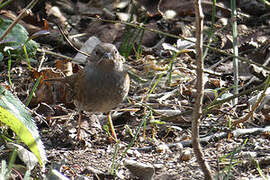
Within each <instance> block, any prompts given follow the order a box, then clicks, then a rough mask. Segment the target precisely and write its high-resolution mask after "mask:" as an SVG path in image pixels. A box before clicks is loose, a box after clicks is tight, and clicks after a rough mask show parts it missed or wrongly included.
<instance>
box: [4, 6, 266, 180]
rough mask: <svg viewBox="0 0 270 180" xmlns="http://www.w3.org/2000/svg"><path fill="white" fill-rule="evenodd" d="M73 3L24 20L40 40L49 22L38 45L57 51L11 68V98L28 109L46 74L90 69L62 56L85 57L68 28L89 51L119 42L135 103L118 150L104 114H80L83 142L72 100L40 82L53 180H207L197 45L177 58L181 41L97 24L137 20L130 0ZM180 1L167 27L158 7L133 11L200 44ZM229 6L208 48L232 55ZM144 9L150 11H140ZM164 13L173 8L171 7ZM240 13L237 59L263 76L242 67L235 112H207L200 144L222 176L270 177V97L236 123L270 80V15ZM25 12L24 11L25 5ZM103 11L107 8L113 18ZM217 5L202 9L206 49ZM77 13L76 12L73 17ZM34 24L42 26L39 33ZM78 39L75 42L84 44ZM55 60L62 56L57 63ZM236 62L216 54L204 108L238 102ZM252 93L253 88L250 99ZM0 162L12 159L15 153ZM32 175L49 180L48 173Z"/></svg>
mask: <svg viewBox="0 0 270 180" xmlns="http://www.w3.org/2000/svg"><path fill="white" fill-rule="evenodd" d="M68 2H69V4H68V5H67V6H66V7H65V6H63V4H61V3H58V2H53V1H52V2H51V1H44V2H43V3H40V4H38V5H37V6H38V7H39V8H40V9H41V11H39V12H37V11H35V10H33V12H34V16H33V17H34V19H35V20H29V18H26V19H24V23H25V24H24V27H25V28H26V29H27V30H28V31H33V32H35V31H37V30H36V29H38V28H39V26H38V25H37V24H38V23H35V22H36V21H37V20H36V18H37V17H43V18H45V19H46V20H47V23H48V24H49V27H48V31H49V32H50V35H47V36H43V37H40V38H38V39H36V41H37V42H38V43H40V45H41V48H44V49H47V50H49V51H46V52H45V54H43V53H41V52H40V51H39V52H38V53H37V59H42V57H43V58H44V57H45V59H47V60H46V61H45V62H43V63H41V61H40V60H39V61H34V62H33V64H32V66H33V69H34V70H32V71H29V69H28V66H27V64H26V63H25V62H23V61H22V62H16V63H14V64H12V69H11V79H12V82H13V84H14V86H13V87H12V88H11V89H12V92H13V93H14V94H15V95H17V96H18V97H19V98H20V100H21V101H22V102H25V101H26V99H27V97H28V96H29V92H30V91H31V89H32V87H33V86H34V83H33V82H34V81H36V79H37V78H38V77H40V75H43V78H45V79H46V78H50V77H62V76H63V74H64V73H66V70H68V67H72V68H71V70H70V69H69V72H72V73H76V72H78V71H79V69H82V68H83V66H84V65H83V64H82V65H78V63H77V64H75V63H72V64H71V63H70V62H67V61H68V60H66V59H65V58H63V57H60V56H59V55H66V56H69V57H74V56H75V55H76V54H77V51H76V50H75V49H74V48H73V47H71V45H70V44H68V43H66V41H65V40H63V39H62V37H63V35H62V34H60V32H59V29H57V27H56V26H55V23H57V24H58V25H60V26H61V27H62V28H64V29H65V30H67V31H68V36H69V37H71V36H72V35H78V37H77V40H78V41H79V42H81V44H83V43H84V42H85V41H86V40H87V39H89V37H92V36H96V37H98V38H99V39H100V40H101V41H104V42H109V43H113V44H115V45H116V46H117V48H118V49H119V51H120V52H121V54H122V55H123V56H125V67H126V69H128V71H129V75H130V77H131V87H130V91H129V94H128V97H127V98H126V99H125V100H124V102H123V103H121V104H120V105H119V107H117V108H116V109H115V110H114V111H113V113H112V114H113V122H114V125H115V129H116V134H117V136H118V140H119V141H118V142H115V141H114V140H113V139H112V137H111V135H110V131H109V130H106V129H108V125H107V124H108V121H107V116H106V113H91V112H83V113H82V124H81V126H82V130H81V137H82V139H81V140H80V141H78V140H77V130H78V129H77V127H78V111H77V109H76V107H75V106H74V104H73V103H72V102H69V101H68V102H67V101H66V97H67V96H68V94H66V89H65V88H63V86H62V85H61V84H60V85H55V87H54V88H53V89H54V91H51V89H50V88H44V86H42V85H44V84H45V82H44V81H41V84H40V85H39V87H38V89H37V90H36V92H35V95H34V97H33V99H32V101H31V103H30V106H29V107H30V109H31V112H32V116H33V118H34V120H35V122H36V124H37V126H38V128H39V132H40V136H41V140H42V142H43V143H44V145H45V149H46V153H47V158H48V162H47V165H46V170H45V172H46V174H47V177H51V176H50V175H51V173H50V169H57V170H58V171H59V172H61V173H62V174H63V175H65V176H66V177H68V178H70V179H83V178H84V179H151V178H153V179H164V180H165V179H203V178H204V175H203V172H202V170H201V169H200V167H199V164H198V163H197V161H196V157H195V156H194V153H193V150H192V145H191V137H192V134H191V121H192V109H193V106H194V102H195V97H196V88H195V83H196V60H195V50H194V44H192V43H188V42H185V43H187V44H189V45H190V47H188V48H187V47H186V48H185V49H181V50H182V51H181V52H178V54H177V55H176V54H175V51H178V50H179V49H178V50H177V48H179V46H176V44H177V43H178V45H179V44H180V45H183V44H181V43H183V42H180V41H179V40H178V39H175V38H172V37H170V36H169V37H168V36H164V34H160V33H158V32H149V31H147V30H146V31H144V32H143V31H142V30H140V29H139V28H137V29H136V31H135V30H134V28H130V27H129V26H126V25H125V24H123V23H119V22H118V23H109V22H101V21H96V20H93V19H92V18H93V17H94V18H96V17H100V18H102V19H115V20H124V17H125V16H124V15H130V13H129V11H128V7H130V8H131V6H129V4H126V3H124V2H126V1H120V2H122V3H123V7H122V6H121V5H120V4H121V3H118V4H117V3H116V6H115V7H113V3H112V2H111V3H109V2H107V3H104V2H103V1H100V2H99V3H98V2H94V1H93V2H88V3H86V2H83V1H78V2H77V3H75V2H72V1H68ZM136 2H137V1H136ZM253 2H257V1H253ZM174 3H176V4H175V5H177V10H175V12H176V16H175V17H174V18H172V19H169V18H167V19H166V18H165V17H163V16H161V15H160V14H158V11H157V10H156V9H155V8H154V7H155V5H153V7H151V5H149V4H147V3H144V2H140V1H138V2H137V3H135V5H134V8H135V9H134V16H135V17H136V19H135V20H136V21H137V22H144V23H145V24H146V28H153V29H156V30H159V31H163V32H166V33H170V34H174V35H180V36H183V37H189V38H194V37H195V31H196V28H195V17H194V12H193V10H192V7H193V4H192V3H191V4H189V5H186V6H185V8H183V7H182V6H181V5H183V4H182V3H183V2H182V1H177V2H174ZM220 3H221V2H220ZM226 3H228V2H226V1H224V3H223V5H224V6H221V5H220V4H218V5H217V11H218V16H217V17H216V22H215V23H214V26H213V27H215V30H214V32H215V33H214V35H213V38H212V41H211V44H210V46H212V47H215V48H217V49H219V50H220V51H222V52H226V53H229V54H231V53H232V52H233V51H232V47H233V46H232V28H231V24H230V22H229V23H226V22H228V21H230V12H231V11H230V8H229V7H230V6H229V5H228V4H226ZM142 5H144V6H145V9H142ZM166 5H167V6H170V3H167V4H166ZM166 5H164V4H161V8H160V9H161V10H164V9H165V10H166V8H168V9H170V8H172V9H175V7H174V5H172V6H171V7H167V6H166ZM237 5H238V7H239V9H237V10H238V11H239V15H238V16H237V22H238V43H239V54H240V56H241V57H246V58H248V59H250V60H252V61H253V62H256V63H258V64H263V67H260V68H261V69H260V68H258V65H249V64H247V63H243V62H242V61H239V67H240V68H239V75H240V79H239V84H240V93H242V95H241V96H239V99H238V103H237V104H236V105H233V104H232V102H231V101H226V102H225V103H223V104H220V105H217V106H215V107H214V108H213V109H211V110H209V111H207V112H205V113H204V114H203V117H202V119H201V125H200V138H201V145H202V150H203V152H204V156H205V160H206V161H207V162H208V164H209V166H210V167H211V172H212V173H213V175H214V176H215V177H218V178H219V179H225V178H226V177H227V178H228V179H254V178H259V179H260V178H261V179H263V178H265V179H267V178H269V176H268V174H269V170H270V169H269V153H270V152H269V150H268V147H269V146H270V142H269V134H268V131H269V130H268V123H269V122H268V117H269V115H268V110H269V105H268V94H266V100H265V101H263V103H261V105H260V106H259V108H258V109H257V110H256V111H255V112H254V113H253V116H252V117H250V118H247V120H246V121H244V122H242V123H239V124H237V125H235V124H234V123H233V122H235V121H236V120H239V119H242V118H243V117H245V116H246V115H247V114H248V112H249V111H250V109H251V107H252V105H254V104H255V100H254V101H250V100H251V99H252V98H254V97H255V96H256V94H258V92H259V90H262V89H263V88H261V87H262V86H261V84H263V82H264V81H265V79H266V78H267V76H268V71H267V69H266V68H267V67H268V66H267V65H268V64H267V61H268V59H269V58H268V57H269V40H268V39H269V30H268V29H269V20H268V18H267V16H269V15H268V14H267V13H266V12H269V11H268V10H269V8H268V6H267V5H262V4H261V2H257V4H256V3H254V4H252V5H251V4H248V3H247V2H242V4H241V2H240V3H239V4H237ZM21 6H22V7H24V4H21ZM45 7H46V11H45ZM53 7H54V8H55V7H57V8H59V9H60V10H61V13H60V15H59V14H58V15H57V13H56V12H54V11H53V10H52V9H53ZM75 7H76V8H75ZM103 7H106V8H107V11H105V10H104V9H103ZM181 7H182V8H181ZM190 7H191V9H189V8H190ZM209 7H211V5H209V3H207V2H206V1H203V8H204V13H205V21H204V37H205V44H207V42H208V39H209V34H208V33H209V32H210V27H211V10H209V11H208V9H209ZM250 7H252V8H250ZM15 8H16V9H17V8H20V6H18V5H14V7H13V9H15ZM42 8H44V9H42ZM151 8H153V9H151ZM74 9H76V10H75V11H73V10H74ZM210 9H211V8H210ZM49 10H50V13H49V12H48V11H49ZM70 10H72V12H70ZM185 10H187V11H185ZM121 13H125V14H121ZM163 15H164V14H163ZM164 16H165V15H164ZM33 17H32V18H33ZM145 19H146V20H145ZM29 25H33V26H35V27H36V28H32V29H31V28H30V27H29ZM142 32H143V33H142ZM79 35H81V36H79ZM141 35H143V36H142V37H141ZM44 37H46V38H44ZM71 39H72V38H71ZM72 40H73V43H74V42H76V41H74V39H72ZM133 43H134V44H133ZM165 43H167V44H165ZM121 44H122V45H121ZM129 47H130V48H129ZM140 48H141V49H140ZM175 49H176V50H175ZM140 50H142V53H141V54H140ZM50 52H55V53H56V55H53V54H52V53H50ZM232 60H233V58H232V57H231V56H228V55H224V53H220V52H218V51H215V49H211V48H210V49H209V51H208V54H207V56H206V57H205V77H204V78H205V82H206V83H205V97H204V100H203V105H204V106H203V109H204V110H205V109H206V108H209V107H210V106H209V105H215V104H217V101H216V100H222V99H225V98H226V97H229V96H231V95H232V93H233V91H232V89H233V72H234V71H235V70H234V69H233V66H232ZM39 66H40V67H41V68H40V69H38V67H39ZM263 68H265V69H263ZM251 79H252V80H251ZM0 83H1V85H7V84H8V63H7V61H6V62H4V63H2V64H1V72H0ZM7 86H8V85H7ZM46 87H47V86H46ZM49 87H50V85H49ZM251 88H254V89H255V90H252V92H248V91H247V90H249V89H251ZM63 97H64V98H63ZM56 100H57V101H56ZM137 131H138V133H137ZM0 155H1V157H5V158H6V157H7V153H1V154H0ZM19 163H21V162H19ZM32 175H33V176H34V177H35V176H36V177H41V175H40V173H36V174H35V173H32ZM152 175H153V177H152ZM49 179H50V178H49Z"/></svg>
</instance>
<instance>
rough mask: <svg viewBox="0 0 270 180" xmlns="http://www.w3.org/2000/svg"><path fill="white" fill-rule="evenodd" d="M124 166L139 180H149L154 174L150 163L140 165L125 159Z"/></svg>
mask: <svg viewBox="0 0 270 180" xmlns="http://www.w3.org/2000/svg"><path fill="white" fill-rule="evenodd" d="M124 165H125V167H126V168H128V169H129V170H130V172H131V173H132V174H133V175H134V176H136V177H138V178H139V179H141V180H151V179H152V178H153V175H154V173H155V168H154V166H153V165H152V164H150V163H140V162H137V161H134V160H128V159H126V160H125V161H124Z"/></svg>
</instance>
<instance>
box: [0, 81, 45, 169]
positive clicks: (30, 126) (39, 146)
mask: <svg viewBox="0 0 270 180" xmlns="http://www.w3.org/2000/svg"><path fill="white" fill-rule="evenodd" d="M0 121H1V122H2V123H4V124H5V125H7V126H9V127H10V129H12V130H13V131H14V132H15V133H16V134H17V136H18V137H19V138H20V139H21V140H22V142H23V143H25V144H26V145H27V146H28V147H29V149H30V150H31V151H32V152H33V153H34V154H35V156H36V157H37V159H38V161H39V164H40V165H41V166H44V164H45V161H46V160H47V159H46V154H45V149H44V145H43V143H42V141H41V140H40V137H39V133H38V130H37V126H36V124H35V122H34V121H33V119H32V116H31V114H30V113H29V111H28V110H27V108H26V107H25V106H24V104H23V103H22V102H21V101H20V100H19V99H18V98H16V97H15V96H14V95H13V94H12V93H11V92H9V91H7V90H6V89H5V88H4V87H3V86H0Z"/></svg>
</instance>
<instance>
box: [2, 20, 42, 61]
mask: <svg viewBox="0 0 270 180" xmlns="http://www.w3.org/2000/svg"><path fill="white" fill-rule="evenodd" d="M11 23H12V21H11V20H8V19H1V18H0V36H1V35H2V34H3V32H4V31H5V30H6V29H7V28H8V26H9V25H10V24H11ZM24 44H25V46H26V50H27V53H28V55H29V57H33V56H34V55H35V54H36V50H37V48H38V47H39V44H38V43H36V42H35V41H33V40H29V37H28V32H27V31H26V29H25V28H24V27H23V26H22V25H20V24H16V25H15V26H14V28H13V29H12V30H11V32H10V33H8V35H7V36H6V37H5V39H4V40H3V41H2V42H1V43H0V52H2V53H5V51H6V49H9V50H11V52H12V55H14V56H15V57H20V58H24V54H25V53H24V50H23V45H24ZM5 55H6V53H5Z"/></svg>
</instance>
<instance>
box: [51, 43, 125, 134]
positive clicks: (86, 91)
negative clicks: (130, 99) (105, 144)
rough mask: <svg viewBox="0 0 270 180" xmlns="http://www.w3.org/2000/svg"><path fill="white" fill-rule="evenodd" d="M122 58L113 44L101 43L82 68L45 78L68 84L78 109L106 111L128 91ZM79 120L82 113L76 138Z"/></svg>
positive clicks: (119, 101) (116, 103) (114, 106)
mask: <svg viewBox="0 0 270 180" xmlns="http://www.w3.org/2000/svg"><path fill="white" fill-rule="evenodd" d="M122 60H123V57H122V56H121V55H120V54H119V52H118V50H117V49H116V47H115V46H114V45H113V44H109V43H100V44H98V45H97V46H96V47H95V49H94V50H93V51H92V53H91V55H90V57H88V59H87V65H86V66H85V68H84V69H82V70H80V71H79V72H78V73H76V74H73V75H71V76H67V77H64V78H60V79H49V80H48V81H61V82H63V83H65V84H67V85H69V87H70V89H71V90H72V93H71V94H72V99H73V100H74V104H75V105H76V107H77V108H78V110H79V112H81V111H83V110H84V111H89V112H109V111H110V110H112V109H114V108H116V107H117V105H118V104H119V103H121V102H122V101H123V100H124V98H125V97H126V96H127V94H128V91H129V83H130V80H129V76H128V74H127V72H126V71H125V70H124V67H123V61H122ZM80 120H81V116H79V129H78V138H79V139H80ZM110 123H111V122H110ZM113 135H114V130H113ZM114 136H115V138H116V135H114Z"/></svg>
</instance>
